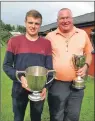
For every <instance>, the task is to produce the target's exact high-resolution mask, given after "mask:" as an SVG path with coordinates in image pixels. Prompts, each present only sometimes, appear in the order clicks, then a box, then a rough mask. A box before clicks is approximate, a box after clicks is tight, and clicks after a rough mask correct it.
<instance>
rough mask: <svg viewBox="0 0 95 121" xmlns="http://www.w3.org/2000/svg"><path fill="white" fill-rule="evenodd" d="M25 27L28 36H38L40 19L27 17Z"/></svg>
mask: <svg viewBox="0 0 95 121" xmlns="http://www.w3.org/2000/svg"><path fill="white" fill-rule="evenodd" d="M25 26H26V33H27V34H29V35H30V36H35V35H38V32H39V29H40V26H41V19H40V18H34V17H27V20H26V21H25Z"/></svg>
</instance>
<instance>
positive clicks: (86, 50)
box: [46, 8, 93, 121]
mask: <svg viewBox="0 0 95 121" xmlns="http://www.w3.org/2000/svg"><path fill="white" fill-rule="evenodd" d="M57 23H58V28H57V29H56V30H55V31H52V32H50V33H49V34H48V35H47V36H46V38H47V39H49V40H50V41H51V45H52V56H53V68H54V69H55V71H56V78H55V79H54V83H53V85H52V86H51V88H49V93H48V104H49V111H50V121H79V115H80V110H81V104H82V100H83V96H84V90H83V89H82V90H76V89H73V88H72V82H73V80H74V78H75V77H76V73H77V75H80V76H81V77H83V76H85V74H86V72H87V69H88V67H89V65H90V64H91V60H92V56H91V52H92V50H93V48H92V45H91V42H90V40H89V38H88V36H87V34H86V32H85V31H84V30H81V29H78V28H76V27H75V26H74V25H73V17H72V12H71V10H70V9H68V8H63V9H61V10H60V11H59V12H58V18H57ZM73 54H77V55H83V54H85V56H86V62H85V65H84V66H83V67H82V68H80V69H79V70H78V71H77V72H76V71H75V69H74V67H73V64H72V61H71V59H72V55H73Z"/></svg>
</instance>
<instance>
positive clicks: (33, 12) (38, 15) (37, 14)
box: [25, 10, 42, 23]
mask: <svg viewBox="0 0 95 121" xmlns="http://www.w3.org/2000/svg"><path fill="white" fill-rule="evenodd" d="M27 17H34V18H40V19H41V23H42V15H41V13H40V12H39V11H37V10H30V11H28V12H27V13H26V16H25V21H27Z"/></svg>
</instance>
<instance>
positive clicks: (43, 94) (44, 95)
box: [40, 88, 46, 100]
mask: <svg viewBox="0 0 95 121" xmlns="http://www.w3.org/2000/svg"><path fill="white" fill-rule="evenodd" d="M40 96H41V97H42V99H41V100H44V99H45V98H46V88H43V90H42V92H41V93H40Z"/></svg>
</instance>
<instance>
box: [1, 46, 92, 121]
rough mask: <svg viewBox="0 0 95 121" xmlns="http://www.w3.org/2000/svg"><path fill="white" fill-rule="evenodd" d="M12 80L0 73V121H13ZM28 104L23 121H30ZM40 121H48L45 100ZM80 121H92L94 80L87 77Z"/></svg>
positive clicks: (3, 52) (2, 53)
mask: <svg viewBox="0 0 95 121" xmlns="http://www.w3.org/2000/svg"><path fill="white" fill-rule="evenodd" d="M4 55H5V48H4V47H2V52H1V60H2V61H3V58H4ZM11 88H12V80H10V79H9V78H8V77H7V76H6V74H5V73H4V72H3V71H1V94H2V95H1V98H0V99H1V120H0V121H13V112H12V101H11ZM29 112H30V111H29V104H28V106H27V109H26V114H25V120H24V121H30V116H29V115H30V114H29ZM42 121H49V112H48V104H47V100H46V101H45V105H44V110H43V114H42ZM80 121H94V80H93V78H91V77H89V78H88V79H87V81H86V89H85V95H84V99H83V103H82V109H81V114H80Z"/></svg>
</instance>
